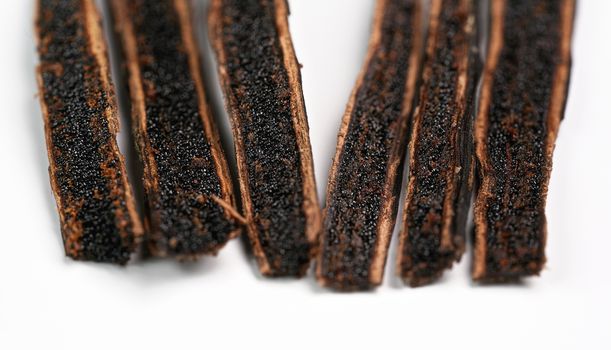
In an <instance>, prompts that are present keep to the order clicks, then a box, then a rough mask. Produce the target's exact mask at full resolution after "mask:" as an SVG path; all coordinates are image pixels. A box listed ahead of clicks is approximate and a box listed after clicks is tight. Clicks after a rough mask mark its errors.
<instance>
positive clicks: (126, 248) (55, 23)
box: [36, 0, 142, 264]
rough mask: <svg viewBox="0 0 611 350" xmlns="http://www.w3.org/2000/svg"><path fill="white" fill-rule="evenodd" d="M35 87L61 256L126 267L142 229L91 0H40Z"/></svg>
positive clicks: (103, 41) (107, 67)
mask: <svg viewBox="0 0 611 350" xmlns="http://www.w3.org/2000/svg"><path fill="white" fill-rule="evenodd" d="M36 16H37V18H36V32H37V38H38V54H39V57H40V65H39V66H38V85H39V95H40V102H41V106H42V113H43V118H44V122H45V135H46V141H47V150H48V155H49V175H50V178H51V187H52V189H53V193H54V195H55V199H56V203H57V209H58V212H59V217H60V223H61V232H62V237H63V240H64V245H65V251H66V255H68V256H69V257H71V258H73V259H76V260H89V261H98V262H110V263H119V264H125V263H126V262H127V261H128V260H129V258H130V255H131V254H132V253H133V252H134V251H135V249H136V247H137V245H138V242H139V240H140V237H141V235H142V227H141V223H140V219H139V218H138V215H137V213H136V210H135V204H134V198H133V195H132V190H131V187H130V185H129V183H128V181H127V172H126V170H125V162H124V159H123V156H122V155H121V153H120V152H119V148H118V146H117V142H116V134H117V132H118V131H119V120H118V118H117V107H116V102H115V93H114V87H113V85H112V82H111V80H110V69H109V63H108V57H107V53H106V42H105V39H104V37H103V34H102V27H101V22H100V17H99V14H98V12H97V9H96V8H95V4H94V1H93V0H39V1H38V3H37V8H36Z"/></svg>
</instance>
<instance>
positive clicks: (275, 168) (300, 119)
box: [209, 0, 321, 276]
mask: <svg viewBox="0 0 611 350" xmlns="http://www.w3.org/2000/svg"><path fill="white" fill-rule="evenodd" d="M288 12H289V10H288V4H287V3H286V1H285V0H213V1H212V3H211V7H210V13H209V27H210V36H211V40H212V43H213V46H214V48H215V51H216V53H217V59H218V64H219V73H220V79H221V83H222V86H223V90H224V93H225V102H226V106H227V110H228V112H229V117H230V120H231V124H232V131H233V137H234V143H235V148H236V158H237V164H238V172H239V180H240V190H241V195H242V204H243V209H244V214H245V216H246V221H247V226H246V228H247V232H248V238H249V240H250V243H251V245H252V248H253V252H254V255H255V257H256V259H257V261H258V264H259V269H260V271H261V273H262V274H264V275H266V276H301V275H303V274H305V272H306V270H307V269H308V267H309V265H310V260H311V258H312V256H313V254H314V249H315V248H316V246H317V242H318V240H317V239H318V234H319V232H320V225H321V219H320V216H321V214H320V208H319V205H318V200H317V197H316V185H315V181H314V171H313V164H312V154H311V149H310V141H309V137H308V123H307V117H306V112H305V105H304V102H303V95H302V90H301V75H300V71H299V68H300V67H299V63H298V62H297V59H296V57H295V53H294V50H293V45H292V42H291V37H290V33H289V28H288V19H287V17H288Z"/></svg>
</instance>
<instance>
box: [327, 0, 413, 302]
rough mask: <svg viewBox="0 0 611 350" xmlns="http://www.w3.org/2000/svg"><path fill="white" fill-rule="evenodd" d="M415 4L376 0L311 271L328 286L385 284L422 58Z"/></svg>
mask: <svg viewBox="0 0 611 350" xmlns="http://www.w3.org/2000/svg"><path fill="white" fill-rule="evenodd" d="M421 5H422V4H421V2H420V1H412V0H378V2H377V5H376V10H375V14H374V23H373V30H372V33H371V38H370V41H369V49H368V53H367V58H366V60H365V65H364V67H363V69H362V71H361V74H360V76H359V78H358V80H357V83H356V86H355V87H354V89H353V92H352V96H351V97H350V100H349V101H348V107H347V109H346V112H345V114H344V117H343V120H342V124H341V127H340V131H339V135H338V143H337V149H336V153H335V159H334V161H333V165H332V168H331V174H330V176H329V183H328V186H327V202H326V207H325V209H324V223H323V234H322V237H321V247H320V252H319V255H318V258H317V261H316V263H317V267H316V275H317V278H318V280H319V282H320V283H321V284H322V285H323V286H326V287H330V288H334V289H338V290H347V291H349V290H363V289H370V288H373V287H375V286H378V285H379V284H380V283H381V282H382V277H383V273H384V266H385V263H386V256H387V253H388V246H389V243H390V239H391V235H392V231H393V228H394V223H395V218H396V214H397V203H398V197H399V192H400V184H401V171H402V164H403V157H404V155H405V149H406V143H407V137H408V128H409V120H410V117H411V115H412V109H413V104H414V98H415V95H416V93H417V83H418V80H419V79H418V78H419V75H420V61H421V56H422V46H423V43H422V38H421V36H422V21H421V15H422V11H423V9H422V8H421Z"/></svg>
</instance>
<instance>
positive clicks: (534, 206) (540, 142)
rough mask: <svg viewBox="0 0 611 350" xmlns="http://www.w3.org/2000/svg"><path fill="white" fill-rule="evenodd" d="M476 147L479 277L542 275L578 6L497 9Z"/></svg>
mask: <svg viewBox="0 0 611 350" xmlns="http://www.w3.org/2000/svg"><path fill="white" fill-rule="evenodd" d="M490 11H491V12H490V18H491V22H490V35H489V43H488V53H487V58H486V63H485V67H484V76H483V83H482V89H481V97H480V102H479V109H478V114H477V117H476V123H475V145H476V156H477V166H478V176H479V181H478V189H477V198H476V201H475V211H474V220H475V241H474V257H473V259H474V260H473V270H472V277H473V279H475V280H484V281H498V280H506V279H515V278H519V277H521V276H530V275H538V274H539V272H540V271H541V269H542V268H543V266H544V264H545V242H546V238H547V232H546V231H547V229H546V218H545V200H546V196H547V186H548V182H549V176H550V172H551V168H552V153H553V149H554V142H555V140H556V135H557V133H558V128H559V125H560V121H561V120H562V117H563V114H564V107H565V103H566V94H567V88H568V82H569V74H570V64H571V35H572V26H573V17H574V11H575V1H574V0H560V1H504V0H495V1H492V3H491V8H490Z"/></svg>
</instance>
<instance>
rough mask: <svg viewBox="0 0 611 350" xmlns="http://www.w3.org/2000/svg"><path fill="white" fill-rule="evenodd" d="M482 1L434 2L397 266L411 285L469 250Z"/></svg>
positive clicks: (437, 272) (426, 279)
mask: <svg viewBox="0 0 611 350" xmlns="http://www.w3.org/2000/svg"><path fill="white" fill-rule="evenodd" d="M476 7H477V6H476V2H474V1H473V0H433V1H432V3H431V13H430V18H429V32H428V39H427V49H426V56H425V62H424V70H423V75H422V86H421V89H420V101H419V107H418V109H417V111H416V112H415V114H414V118H413V119H412V135H411V140H410V143H409V182H408V186H407V194H406V201H405V209H404V213H403V215H404V216H403V229H402V231H401V234H400V236H399V251H398V254H397V258H398V261H397V263H398V268H397V272H398V274H399V276H400V277H401V278H402V279H403V280H404V281H405V282H406V283H408V284H410V285H411V286H419V285H423V284H427V283H430V282H432V281H433V280H435V279H436V278H438V277H439V276H441V274H442V273H443V271H444V270H445V269H447V268H450V267H452V264H453V262H454V261H458V260H460V257H461V256H462V253H463V252H464V250H465V230H466V221H467V214H468V212H469V206H470V205H471V191H472V182H473V181H472V179H473V172H474V167H473V164H474V162H473V159H472V158H473V113H474V111H473V102H474V98H475V89H476V86H477V81H476V79H477V77H478V73H479V67H480V64H479V60H478V53H477V42H476V33H475V23H476V21H475V13H476V10H477V9H476Z"/></svg>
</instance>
